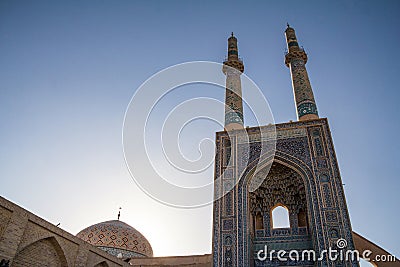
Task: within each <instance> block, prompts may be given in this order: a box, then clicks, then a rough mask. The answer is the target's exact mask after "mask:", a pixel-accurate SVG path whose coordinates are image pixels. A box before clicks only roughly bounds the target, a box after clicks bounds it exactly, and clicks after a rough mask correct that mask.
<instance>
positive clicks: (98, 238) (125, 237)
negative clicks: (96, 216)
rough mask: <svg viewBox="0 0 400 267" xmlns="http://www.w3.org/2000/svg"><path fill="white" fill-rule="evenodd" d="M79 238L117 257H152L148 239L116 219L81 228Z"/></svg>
mask: <svg viewBox="0 0 400 267" xmlns="http://www.w3.org/2000/svg"><path fill="white" fill-rule="evenodd" d="M76 236H77V237H79V238H80V239H82V240H84V241H86V242H88V243H90V244H92V245H94V246H96V247H98V248H100V249H102V250H104V251H106V252H108V253H109V254H112V255H114V256H117V257H121V256H122V258H124V259H126V258H134V257H152V256H153V249H152V248H151V245H150V243H149V241H147V239H146V238H145V237H144V236H143V235H142V234H141V233H140V232H139V231H137V230H136V229H135V228H133V227H132V226H130V225H128V224H126V223H124V222H121V221H117V220H113V221H107V222H102V223H98V224H95V225H92V226H89V227H88V228H85V229H83V230H82V231H80V232H79V233H78V234H77V235H76Z"/></svg>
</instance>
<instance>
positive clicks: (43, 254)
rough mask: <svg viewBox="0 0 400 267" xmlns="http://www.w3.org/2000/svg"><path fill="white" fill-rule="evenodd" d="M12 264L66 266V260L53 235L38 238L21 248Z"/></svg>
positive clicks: (40, 266) (34, 266) (32, 266)
mask: <svg viewBox="0 0 400 267" xmlns="http://www.w3.org/2000/svg"><path fill="white" fill-rule="evenodd" d="M12 266H20V267H24V266H26V267H28V266H29V267H43V266H51V267H67V266H68V264H67V260H66V258H65V255H64V251H63V250H62V248H61V246H60V244H59V243H58V241H57V240H56V239H55V238H54V237H48V238H44V239H40V240H38V241H36V242H34V243H32V244H30V245H28V246H26V247H25V248H24V249H22V250H21V251H20V252H19V253H18V254H17V255H16V256H15V257H14V260H13V263H12Z"/></svg>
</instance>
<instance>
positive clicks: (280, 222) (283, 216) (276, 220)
mask: <svg viewBox="0 0 400 267" xmlns="http://www.w3.org/2000/svg"><path fill="white" fill-rule="evenodd" d="M272 228H290V221H289V211H288V209H287V208H286V207H285V206H283V205H279V206H276V207H275V208H274V209H273V210H272Z"/></svg>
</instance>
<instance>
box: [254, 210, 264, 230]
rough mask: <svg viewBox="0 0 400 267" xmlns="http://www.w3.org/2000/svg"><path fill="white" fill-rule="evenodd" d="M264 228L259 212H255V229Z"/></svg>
mask: <svg viewBox="0 0 400 267" xmlns="http://www.w3.org/2000/svg"><path fill="white" fill-rule="evenodd" d="M262 229H264V220H263V216H262V214H261V212H259V211H258V212H257V214H256V230H262Z"/></svg>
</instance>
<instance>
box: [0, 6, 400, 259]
mask: <svg viewBox="0 0 400 267" xmlns="http://www.w3.org/2000/svg"><path fill="white" fill-rule="evenodd" d="M399 5H400V4H399V2H398V1H218V2H216V1H4V0H3V1H0V121H1V126H0V147H1V150H0V151H1V152H0V189H1V190H0V194H1V195H2V196H4V197H6V198H7V199H9V200H11V201H13V202H16V203H17V204H19V205H21V206H23V207H25V208H27V209H28V210H30V211H32V212H34V213H35V214H38V215H39V216H41V217H43V218H45V219H47V220H49V221H50V222H53V223H59V222H61V227H62V228H63V229H65V230H67V231H70V232H72V233H74V234H75V233H77V232H78V231H80V230H81V229H83V228H85V227H87V226H88V225H91V224H94V223H97V222H100V221H104V220H109V219H114V218H115V217H116V213H117V210H118V207H119V206H122V207H123V210H122V217H121V219H122V220H124V221H125V222H127V223H129V224H130V225H132V226H134V227H135V228H137V229H138V230H140V231H141V232H142V233H143V234H144V235H145V236H146V237H147V238H148V239H149V241H150V242H151V244H152V245H153V249H154V252H155V255H157V256H161V255H185V254H202V253H210V251H211V207H205V208H201V209H197V210H179V209H174V208H170V207H166V206H163V205H161V204H159V203H158V202H155V201H154V200H152V199H150V198H149V197H147V196H146V195H145V194H143V193H142V192H141V191H140V190H139V189H138V188H137V187H136V186H135V184H134V183H133V182H132V179H131V178H130V176H129V173H128V171H127V169H126V166H125V163H124V158H123V154H122V141H121V131H122V121H123V117H124V112H125V109H126V107H127V105H128V103H129V100H130V98H131V97H132V95H133V93H134V92H135V90H136V88H138V87H139V86H140V84H141V83H143V82H144V81H145V80H146V79H147V78H149V77H150V76H151V75H152V74H154V73H156V72H157V71H160V70H162V69H163V68H166V67H169V66H171V65H174V64H177V63H182V62H187V61H193V60H209V61H216V62H222V61H223V59H224V57H225V55H226V46H227V45H226V39H227V37H228V36H229V35H230V33H231V32H232V31H233V32H235V35H236V36H237V37H238V40H239V53H240V55H241V56H242V58H243V60H244V64H245V68H246V69H245V72H246V74H247V75H248V76H250V77H251V78H252V79H253V80H254V81H255V82H256V83H257V84H258V85H259V86H260V87H261V88H262V90H263V92H264V94H265V96H266V97H267V99H268V101H269V103H270V105H271V108H272V111H273V114H274V116H275V121H276V122H286V121H289V120H295V119H296V117H295V108H294V103H293V95H292V89H291V80H290V74H289V70H288V69H287V68H286V66H285V65H284V63H283V59H284V50H285V38H284V29H285V27H286V22H289V23H290V24H291V25H292V26H293V27H294V28H295V29H296V32H297V37H298V40H299V43H300V44H301V45H302V46H304V48H305V49H306V51H307V52H308V55H309V62H308V63H307V67H308V72H309V76H310V79H311V83H312V86H313V89H314V94H315V98H316V101H317V105H318V108H319V113H320V116H321V117H327V118H328V119H329V122H330V126H331V130H332V135H333V138H334V143H335V147H336V152H337V156H338V160H339V164H340V169H341V174H342V178H343V182H344V183H345V193H346V198H347V204H348V207H349V211H350V216H351V221H352V226H353V229H354V230H355V231H357V232H359V233H360V234H362V235H364V236H366V237H367V238H369V239H371V240H372V241H374V242H376V243H377V244H379V245H381V246H382V247H383V248H385V249H387V250H389V251H390V252H392V253H394V254H396V255H400V250H399V246H398V240H399V239H400V234H399V232H398V231H397V228H398V222H399V219H400V217H399V213H398V210H399V208H398V205H399V193H398V190H399V186H400V181H399V178H400V177H399V172H400V164H399V163H398V160H399V156H398V151H399V149H400V145H399V142H398V133H399V132H400V123H399V117H400V111H399V108H398V99H399V97H400V93H399V88H398V87H399V86H398V76H399V61H400V56H399V55H400V54H399V53H398V46H399V44H400V35H399V28H398V27H399V25H400V18H399V16H398V14H399V12H400V6H399ZM244 90H245V88H244ZM221 98H223V95H221Z"/></svg>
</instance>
